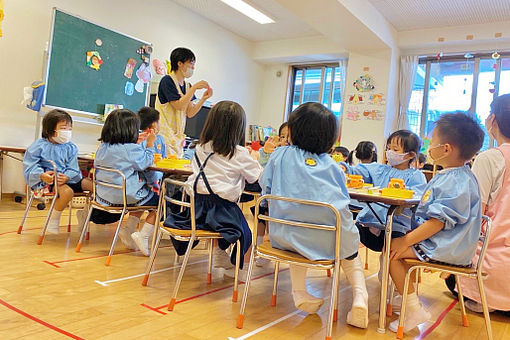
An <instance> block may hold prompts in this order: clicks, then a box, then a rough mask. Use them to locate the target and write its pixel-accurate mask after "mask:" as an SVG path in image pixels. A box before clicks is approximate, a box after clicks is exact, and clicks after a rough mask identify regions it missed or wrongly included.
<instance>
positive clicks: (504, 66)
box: [408, 53, 510, 150]
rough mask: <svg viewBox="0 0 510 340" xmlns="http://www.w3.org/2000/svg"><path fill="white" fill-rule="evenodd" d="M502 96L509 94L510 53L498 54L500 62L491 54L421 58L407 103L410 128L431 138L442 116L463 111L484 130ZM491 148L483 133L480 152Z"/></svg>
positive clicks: (487, 137)
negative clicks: (491, 112) (498, 96)
mask: <svg viewBox="0 0 510 340" xmlns="http://www.w3.org/2000/svg"><path fill="white" fill-rule="evenodd" d="M505 93H510V53H501V56H500V58H499V59H493V58H492V54H477V55H472V56H471V55H470V58H465V56H448V57H444V58H442V59H441V60H436V59H435V58H420V63H419V65H418V69H417V72H416V80H415V83H414V87H413V91H412V93H411V100H410V101H409V108H408V120H409V128H410V129H411V130H412V131H413V132H415V133H417V134H419V135H420V136H421V137H430V136H431V133H432V129H433V128H434V125H433V123H434V122H435V121H436V120H437V119H438V118H439V117H440V116H441V115H442V114H444V113H447V112H454V111H464V112H466V113H467V114H470V115H472V116H473V117H475V119H477V120H478V121H479V122H480V123H481V125H482V128H483V129H484V130H485V119H486V118H487V116H488V115H489V113H490V104H491V102H492V100H493V99H494V98H495V97H496V96H497V95H498V94H505ZM424 113H425V114H424ZM485 132H486V131H485ZM490 145H491V141H490V138H489V136H488V135H487V132H486V136H485V140H484V144H483V147H482V149H483V150H485V149H487V148H488V147H489V146H490Z"/></svg>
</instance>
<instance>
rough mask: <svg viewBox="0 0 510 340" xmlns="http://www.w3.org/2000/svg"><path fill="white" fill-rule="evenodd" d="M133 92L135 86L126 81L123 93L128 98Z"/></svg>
mask: <svg viewBox="0 0 510 340" xmlns="http://www.w3.org/2000/svg"><path fill="white" fill-rule="evenodd" d="M134 92H135V85H133V83H132V82H130V81H126V85H125V86H124V93H125V94H127V95H128V96H132V95H133V93H134Z"/></svg>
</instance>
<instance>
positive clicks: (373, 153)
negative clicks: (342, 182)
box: [347, 141, 377, 164]
mask: <svg viewBox="0 0 510 340" xmlns="http://www.w3.org/2000/svg"><path fill="white" fill-rule="evenodd" d="M353 155H356V158H357V159H359V160H368V159H370V160H371V161H372V162H377V147H376V146H375V144H374V143H372V142H369V141H363V142H359V143H358V145H357V146H356V149H354V150H352V151H351V152H350V153H349V156H348V157H347V163H349V164H352V161H353V159H352V158H353V157H352V156H353Z"/></svg>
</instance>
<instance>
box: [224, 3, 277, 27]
mask: <svg viewBox="0 0 510 340" xmlns="http://www.w3.org/2000/svg"><path fill="white" fill-rule="evenodd" d="M221 1H222V2H224V3H225V4H227V5H229V6H230V7H232V8H233V9H235V10H238V11H239V12H241V13H243V14H244V15H246V16H247V17H249V18H250V19H252V20H255V21H256V22H258V23H259V24H271V23H273V22H274V20H273V19H271V18H270V17H268V16H267V15H265V14H264V13H262V12H261V11H259V10H258V9H256V8H254V7H252V6H250V5H248V4H247V3H246V2H244V1H243V0H221Z"/></svg>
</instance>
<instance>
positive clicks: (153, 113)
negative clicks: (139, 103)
mask: <svg viewBox="0 0 510 340" xmlns="http://www.w3.org/2000/svg"><path fill="white" fill-rule="evenodd" d="M138 117H139V118H140V130H142V131H145V130H147V129H148V128H150V127H151V125H152V124H153V123H155V122H159V111H158V110H156V109H154V108H152V107H148V106H144V107H142V108H141V109H140V110H138Z"/></svg>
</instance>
